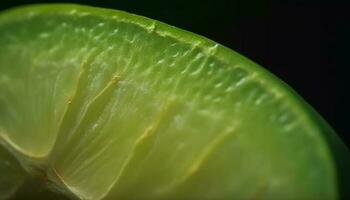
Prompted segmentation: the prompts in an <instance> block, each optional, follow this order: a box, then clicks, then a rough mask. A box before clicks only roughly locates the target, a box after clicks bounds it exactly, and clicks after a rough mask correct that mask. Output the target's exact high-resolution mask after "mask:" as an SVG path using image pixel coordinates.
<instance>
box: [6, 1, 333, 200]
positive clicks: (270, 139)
mask: <svg viewBox="0 0 350 200" xmlns="http://www.w3.org/2000/svg"><path fill="white" fill-rule="evenodd" d="M0 44H1V48H0V138H1V140H2V142H3V143H5V144H6V145H5V146H7V147H8V148H10V149H12V151H15V152H18V156H17V157H18V159H19V160H21V163H22V165H24V167H25V168H28V169H31V168H37V169H38V170H39V171H41V172H42V173H44V174H46V175H47V176H48V179H49V180H50V181H51V182H53V185H54V187H55V188H56V189H58V190H62V191H64V192H65V193H67V194H68V193H71V194H72V195H74V196H76V197H79V198H82V199H101V198H105V199H127V200H145V199H174V200H175V199H176V200H181V199H183V200H186V199H191V200H195V199H200V200H205V199H223V200H224V199H225V200H226V199H230V200H232V199H239V200H240V199H308V200H310V199H329V200H331V199H337V196H338V187H337V183H336V182H337V179H336V172H335V168H334V163H333V158H332V156H331V154H330V151H329V149H328V148H329V147H328V146H327V144H326V142H325V141H324V138H323V136H322V133H321V132H322V131H323V130H322V129H321V128H318V124H317V123H318V122H316V120H313V118H312V117H311V115H310V114H309V110H308V109H309V108H308V106H306V105H305V103H304V102H303V101H302V100H301V99H300V98H299V97H297V96H296V95H295V94H294V93H293V92H292V91H291V90H290V89H289V88H288V87H287V86H285V85H284V84H283V83H282V82H280V81H279V80H277V79H276V78H275V77H273V76H272V75H270V74H269V73H268V72H266V71H264V70H263V69H262V68H261V67H259V66H257V65H255V64H254V63H252V62H251V61H249V60H247V59H246V58H244V57H242V56H240V55H238V54H236V53H235V52H233V51H231V50H228V49H226V48H225V47H223V46H221V45H219V44H216V43H214V42H212V41H209V40H207V39H204V38H201V37H199V36H196V35H194V34H191V33H187V32H185V31H181V30H178V29H176V28H174V27H170V26H168V25H164V24H162V23H160V22H156V21H153V20H150V19H145V18H142V17H138V16H134V15H130V14H127V13H123V12H119V11H112V10H104V9H95V8H90V7H83V6H76V5H52V6H37V7H27V8H22V9H18V10H13V11H9V12H8V13H5V14H3V15H1V16H0ZM33 163H34V164H33ZM39 163H40V164H39ZM26 165H28V166H26ZM0 167H2V164H1V162H0ZM0 169H1V168H0ZM28 171H31V170H28ZM34 171H35V170H34ZM0 174H1V171H0ZM0 183H1V181H0ZM15 184H17V183H15ZM15 184H14V185H15ZM0 192H2V190H1V189H0Z"/></svg>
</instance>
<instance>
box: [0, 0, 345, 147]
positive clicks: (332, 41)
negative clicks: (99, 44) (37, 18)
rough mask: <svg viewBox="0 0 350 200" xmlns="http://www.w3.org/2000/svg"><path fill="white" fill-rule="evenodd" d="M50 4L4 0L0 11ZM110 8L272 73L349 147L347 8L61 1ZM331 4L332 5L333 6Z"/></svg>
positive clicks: (236, 0)
mask: <svg viewBox="0 0 350 200" xmlns="http://www.w3.org/2000/svg"><path fill="white" fill-rule="evenodd" d="M39 2H49V1H22V2H19V1H16V2H11V1H6V2H2V3H0V9H1V10H3V9H6V8H10V7H13V6H17V5H22V4H28V3H39ZM61 2H75V3H81V4H88V5H94V6H100V7H107V8H115V9H120V10H124V11H128V12H132V13H135V14H139V15H143V16H147V17H149V18H153V19H157V20H160V21H163V22H166V23H168V24H171V25H174V26H177V27H179V28H182V29H185V30H189V31H192V32H194V33H197V34H200V35H204V36H206V37H208V38H210V39H212V40H214V41H216V42H219V43H221V44H223V45H225V46H227V47H229V48H231V49H234V50H236V51H238V52H239V53H241V54H243V55H245V56H247V57H248V58H251V59H252V60H254V61H255V62H257V63H259V64H261V65H262V66H264V67H266V68H267V69H268V70H270V71H272V72H273V73H274V74H276V75H277V76H278V77H280V78H281V79H282V80H284V81H285V82H287V83H288V84H289V85H290V86H292V87H293V88H294V89H295V90H296V91H297V92H298V93H299V94H300V95H301V96H303V97H304V98H305V99H306V101H307V102H309V104H311V105H312V106H313V107H314V108H315V109H316V110H317V111H318V112H319V113H320V114H321V115H322V116H323V117H324V118H325V119H326V120H327V121H328V122H329V123H330V124H331V126H332V127H333V128H334V129H335V130H336V131H337V133H338V134H339V135H340V137H342V138H343V140H344V141H346V143H347V144H348V146H349V144H350V131H349V130H350V129H349V125H348V124H347V122H348V120H347V119H348V116H349V115H348V114H347V113H348V111H349V104H347V102H348V97H347V93H348V92H349V91H350V90H349V89H348V85H349V84H347V83H348V82H349V80H348V79H350V78H349V77H348V76H347V67H348V66H349V65H348V63H347V62H346V60H347V54H348V52H349V50H348V48H347V47H349V39H348V37H349V36H350V34H349V28H348V27H347V26H349V25H350V23H346V18H345V15H346V12H348V11H347V8H350V7H348V6H347V5H345V3H342V2H335V1H321V0H289V1H288V0H214V1H208V0H193V1H191V0H186V1H166V0H152V1H151V0H148V1H137V0H135V1H132V0H124V1H123V0H117V1H116V0H115V1H106V0H104V1H95V0H90V1H61ZM330 2H332V3H330Z"/></svg>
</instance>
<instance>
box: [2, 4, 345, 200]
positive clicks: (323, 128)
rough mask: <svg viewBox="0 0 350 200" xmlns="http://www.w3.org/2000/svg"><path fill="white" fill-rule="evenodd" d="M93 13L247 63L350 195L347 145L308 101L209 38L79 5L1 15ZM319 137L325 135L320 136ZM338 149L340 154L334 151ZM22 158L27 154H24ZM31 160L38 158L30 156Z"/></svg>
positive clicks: (220, 58)
mask: <svg viewBox="0 0 350 200" xmlns="http://www.w3.org/2000/svg"><path fill="white" fill-rule="evenodd" d="M92 12H93V15H95V16H98V17H100V18H101V20H103V19H104V18H105V19H111V18H113V17H114V18H113V20H116V21H118V22H120V21H123V22H125V23H129V24H134V25H137V26H139V27H141V28H142V29H144V30H146V31H147V32H149V33H152V34H156V35H158V36H159V37H169V38H171V39H174V40H176V41H179V42H180V43H182V44H188V45H190V46H192V47H194V48H198V50H199V51H201V52H203V53H204V54H206V55H209V56H211V57H213V58H215V59H217V60H218V61H220V62H221V63H224V64H228V65H230V64H231V63H244V64H243V65H244V69H245V70H247V71H249V72H252V73H253V74H254V77H255V78H256V79H258V80H262V81H263V82H264V84H266V86H267V88H269V92H271V93H272V94H273V95H274V96H276V97H278V98H280V99H283V100H284V102H285V104H288V105H287V106H288V107H289V108H292V109H293V111H294V112H295V113H296V114H297V115H298V116H299V117H300V118H301V119H302V120H303V121H304V122H305V124H308V127H307V128H308V129H309V130H310V131H309V133H310V135H309V137H311V138H313V139H314V140H315V141H317V143H318V144H319V145H318V147H317V148H318V151H319V152H322V154H323V155H324V156H325V157H327V159H328V161H326V162H328V163H327V164H328V166H329V169H332V168H333V165H335V166H337V167H338V168H339V169H340V170H337V172H334V173H338V177H342V178H340V180H341V187H342V191H341V192H342V193H343V194H342V196H343V197H345V196H346V195H349V194H346V192H347V190H346V188H345V187H346V182H347V181H348V180H349V178H348V177H349V174H348V173H347V172H346V167H347V166H349V157H348V155H349V153H348V150H347V148H346V147H345V145H344V144H342V143H341V142H340V141H337V140H338V139H337V138H336V136H335V134H334V132H332V131H330V130H331V129H330V128H329V127H328V125H326V123H325V122H324V121H323V120H322V118H321V117H320V116H319V115H318V114H316V113H315V112H314V111H313V110H312V108H310V106H308V105H307V103H305V101H304V100H302V98H301V97H299V96H298V95H297V94H296V93H295V92H294V91H293V90H292V89H290V88H289V87H288V86H287V85H286V84H284V83H282V82H281V81H280V80H278V79H277V78H276V77H275V76H274V75H272V74H270V73H269V72H267V71H266V70H264V69H263V68H261V67H260V66H258V65H256V64H255V63H253V62H251V61H250V60H248V59H246V58H244V57H243V56H241V55H239V54H237V53H235V52H234V51H232V50H230V49H228V48H225V47H223V46H221V45H218V44H217V43H215V42H212V41H210V40H208V39H206V38H203V37H200V36H197V35H195V34H192V33H190V32H186V31H183V30H180V29H177V28H175V27H171V26H168V25H166V24H163V23H161V22H158V21H154V20H150V19H147V18H144V17H140V16H136V15H131V14H128V13H124V12H120V11H114V10H108V9H92V8H91V7H86V6H78V5H61V4H54V5H37V6H29V7H23V8H18V9H15V10H10V11H7V12H5V13H3V14H1V16H0V26H1V25H3V24H6V23H12V22H15V21H20V20H22V19H23V18H26V17H33V16H35V15H43V16H45V15H55V14H58V15H61V14H72V13H73V14H74V13H77V14H78V15H79V14H81V15H83V14H84V13H92ZM319 134H324V135H323V136H321V135H319ZM334 138H335V139H334ZM329 145H330V146H331V147H332V149H329V147H328V146H329ZM336 148H337V149H340V150H339V151H338V150H335V149H336ZM23 154H26V153H25V152H23ZM340 155H343V156H340ZM27 156H28V155H27ZM24 157H26V156H24ZM29 157H35V156H33V155H29ZM40 157H41V158H42V157H45V155H44V154H43V155H40ZM131 159H132V157H131ZM332 159H335V161H336V163H335V164H334V163H333V162H332V161H331V160H332ZM333 170H334V169H333ZM49 171H50V170H49ZM343 177H345V178H343ZM344 180H345V181H344Z"/></svg>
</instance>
